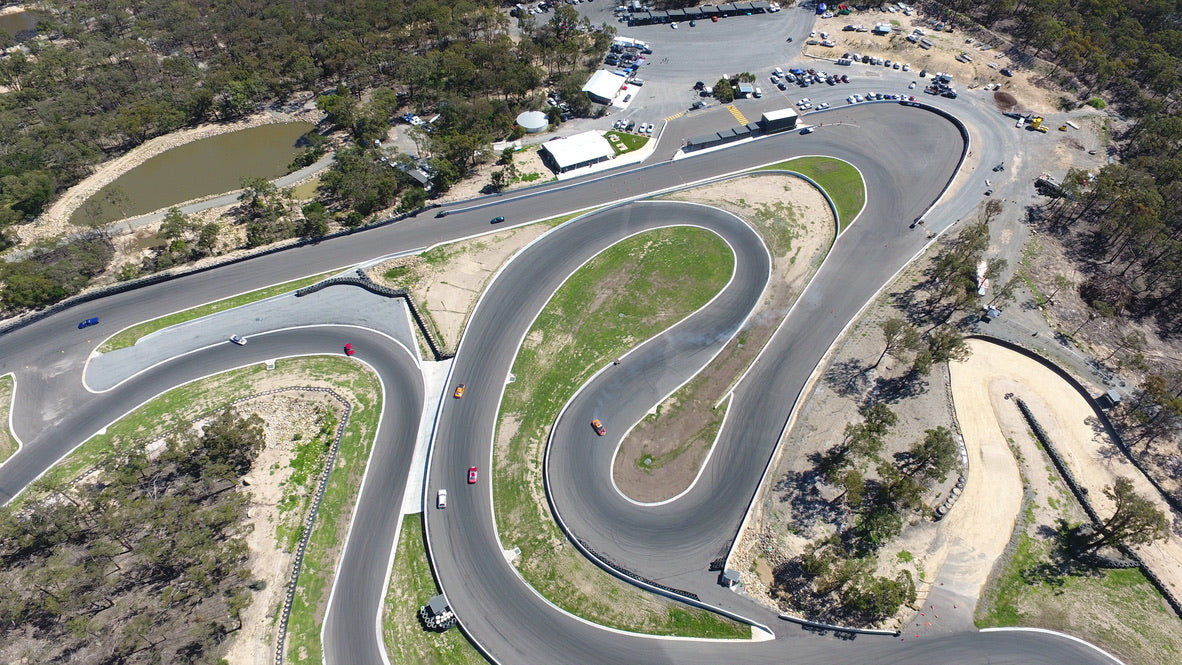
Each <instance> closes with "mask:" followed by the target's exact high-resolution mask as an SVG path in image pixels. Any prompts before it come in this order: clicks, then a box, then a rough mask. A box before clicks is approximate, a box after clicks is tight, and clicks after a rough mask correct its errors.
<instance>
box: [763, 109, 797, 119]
mask: <svg viewBox="0 0 1182 665" xmlns="http://www.w3.org/2000/svg"><path fill="white" fill-rule="evenodd" d="M796 115H797V113H796V111H795V110H794V109H776V110H774V111H764V113H763V118H762V119H761V120H760V122H776V121H777V120H785V119H787V118H795V117H796Z"/></svg>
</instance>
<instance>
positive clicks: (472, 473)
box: [468, 466, 477, 485]
mask: <svg viewBox="0 0 1182 665" xmlns="http://www.w3.org/2000/svg"><path fill="white" fill-rule="evenodd" d="M476 473H477V471H476V467H474V466H470V467H468V484H469V485H475V484H476Z"/></svg>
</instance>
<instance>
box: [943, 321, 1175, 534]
mask: <svg viewBox="0 0 1182 665" xmlns="http://www.w3.org/2000/svg"><path fill="white" fill-rule="evenodd" d="M965 337H966V339H980V340H984V341H986V342H989V343H991V344H996V345H998V346H1001V347H1004V348H1006V349H1009V350H1010V351H1014V352H1015V353H1021V354H1022V355H1024V356H1026V357H1027V358H1030V359H1032V360H1035V361H1037V362H1039V363H1040V364H1042V366H1043V367H1046V368H1047V369H1049V370H1051V371H1052V372H1054V373H1055V374H1057V375H1058V376H1059V378H1061V379H1063V380H1064V381H1066V382H1067V383H1069V384H1071V387H1073V388H1075V390H1076V391H1077V392H1078V393H1079V394H1080V395H1083V396H1084V398H1085V399H1086V400H1087V402H1088V406H1090V407H1092V411H1093V412H1094V414H1095V416H1096V419H1097V420H1098V421H1099V423H1100V425H1101V426H1102V427H1103V428H1104V431H1105V433H1107V434H1108V436H1109V437H1111V438H1112V441H1113V442H1114V443H1115V444H1116V447H1117V449H1119V450H1120V452H1121V454H1122V455H1124V457H1125V459H1126V460H1127V461H1128V462H1129V463H1130V464H1132V465H1133V466H1134V467H1135V468H1136V469H1137V471H1139V472H1141V475H1142V476H1144V477H1145V479H1146V480H1148V481H1149V484H1151V485H1153V488H1154V489H1156V490H1157V493H1158V495H1159V496H1161V498H1162V500H1163V501H1165V502H1166V503H1168V504H1169V505H1170V507H1171V508H1173V509H1174V510H1176V511H1178V512H1179V513H1182V501H1180V500H1179V499H1178V497H1176V496H1174V494H1172V493H1171V492H1169V491H1167V490H1166V488H1164V487H1162V486H1161V483H1159V482H1158V481H1157V480H1156V479H1155V478H1154V477H1153V476H1152V475H1151V474H1150V473H1149V470H1148V469H1146V468H1145V465H1144V464H1142V463H1141V460H1139V459H1137V457H1136V456H1135V455H1133V452H1132V449H1131V448H1129V445H1128V444H1127V443H1125V441H1124V438H1123V437H1122V436H1121V435H1120V432H1119V431H1117V429H1116V426H1115V425H1113V424H1112V420H1111V419H1109V418H1108V413H1107V412H1105V411H1104V409H1103V408H1102V407H1101V406H1100V403H1099V402H1098V401H1096V398H1094V397H1092V393H1091V392H1090V391H1089V390H1088V388H1087V387H1086V386H1084V385H1083V383H1081V382H1080V381H1079V380H1078V379H1076V378H1075V377H1074V376H1072V375H1071V374H1070V373H1069V372H1067V371H1066V370H1064V369H1063V368H1062V367H1060V366H1059V365H1057V364H1055V363H1054V362H1052V361H1051V360H1049V359H1047V358H1045V357H1043V356H1041V355H1039V354H1037V353H1034V352H1033V351H1031V350H1029V349H1027V348H1026V347H1023V346H1020V345H1018V344H1015V343H1014V342H1011V341H1009V340H1005V339H1001V338H999V337H992V336H990V335H982V334H980V333H974V334H972V335H966V336H965Z"/></svg>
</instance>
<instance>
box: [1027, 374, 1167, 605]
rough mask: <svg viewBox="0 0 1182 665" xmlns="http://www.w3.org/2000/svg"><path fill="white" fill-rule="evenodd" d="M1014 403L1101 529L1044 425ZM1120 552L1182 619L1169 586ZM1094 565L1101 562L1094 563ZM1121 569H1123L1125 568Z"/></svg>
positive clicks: (1134, 556) (1139, 561) (1126, 550)
mask: <svg viewBox="0 0 1182 665" xmlns="http://www.w3.org/2000/svg"><path fill="white" fill-rule="evenodd" d="M1085 394H1086V393H1085ZM1014 401H1015V402H1017V403H1018V409H1019V410H1021V411H1022V415H1023V417H1025V418H1026V422H1027V423H1029V425H1030V429H1031V430H1032V431H1033V432H1034V435H1035V436H1036V437H1038V440H1039V442H1040V443H1042V446H1043V449H1044V450H1046V452H1047V457H1050V458H1051V463H1052V464H1054V465H1055V468H1056V469H1057V470H1058V471H1059V475H1060V477H1062V478H1063V482H1064V483H1066V484H1067V488H1068V489H1070V490H1071V493H1072V494H1073V495H1074V496H1075V499H1076V501H1079V505H1081V506H1083V509H1084V512H1086V513H1087V514H1088V517H1089V518H1091V520H1092V523H1093V524H1094V525H1095V526H1097V527H1099V526H1100V524H1101V523H1103V520H1101V519H1100V515H1099V514H1098V513H1097V512H1096V509H1095V508H1093V507H1092V503H1091V502H1090V501H1089V500H1088V495H1087V492H1086V491H1085V488H1083V487H1080V485H1079V483H1078V482H1077V481H1076V479H1075V476H1074V475H1073V474H1072V473H1071V469H1069V468H1067V464H1066V463H1065V462H1064V461H1063V459H1062V458H1061V457H1060V456H1059V452H1058V450H1056V449H1055V444H1054V443H1053V442H1052V441H1051V439H1050V437H1049V436H1047V433H1046V430H1044V429H1043V428H1042V425H1040V424H1039V422H1038V419H1036V418H1035V417H1034V414H1033V413H1031V411H1030V407H1028V406H1026V402H1024V401H1022V399H1021V398H1015V399H1014ZM1120 551H1121V554H1124V555H1125V556H1126V557H1128V558H1129V559H1131V560H1133V561H1136V562H1137V566H1138V567H1139V568H1140V569H1141V573H1142V574H1143V575H1145V578H1146V579H1148V580H1149V583H1150V584H1152V585H1153V586H1154V587H1156V588H1157V590H1158V592H1159V593H1161V595H1162V597H1163V598H1165V599H1166V602H1167V603H1169V605H1170V608H1171V609H1172V610H1174V613H1175V614H1177V615H1178V617H1179V618H1182V603H1180V602H1179V601H1178V598H1176V597H1175V596H1174V594H1173V592H1172V591H1171V590H1170V588H1169V587H1168V586H1166V584H1165V582H1164V581H1162V579H1161V578H1160V577H1158V576H1157V574H1156V573H1154V572H1153V571H1152V570H1150V569H1149V567H1148V566H1146V565H1145V562H1144V561H1143V560H1142V559H1141V557H1139V556H1137V553H1136V552H1134V551H1133V550H1132V549H1130V548H1128V547H1125V546H1123V545H1122V546H1121V547H1120ZM1094 563H1100V562H1097V561H1094ZM1120 567H1122V568H1123V567H1125V566H1120Z"/></svg>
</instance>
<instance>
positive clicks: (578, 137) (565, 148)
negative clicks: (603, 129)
mask: <svg viewBox="0 0 1182 665" xmlns="http://www.w3.org/2000/svg"><path fill="white" fill-rule="evenodd" d="M542 149H543V150H545V151H546V152H548V153H550V156H551V157H552V158H553V159H554V164H555V165H557V166H558V168H559V169H560V170H561V169H564V168H566V167H569V166H574V165H576V164H584V163H587V162H595V161H599V160H601V159H603V158H611V157H614V156H615V154H616V151H615V150H614V149H613V148H612V144H611V143H608V141H607V139H605V138H603V135H602V134H600V133H599V132H583V133H582V134H575V135H574V136H570V137H567V138H561V139H554V140H551V141H546V142H545V143H543V144H542Z"/></svg>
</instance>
